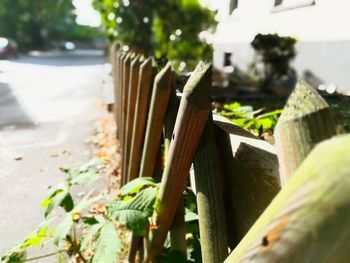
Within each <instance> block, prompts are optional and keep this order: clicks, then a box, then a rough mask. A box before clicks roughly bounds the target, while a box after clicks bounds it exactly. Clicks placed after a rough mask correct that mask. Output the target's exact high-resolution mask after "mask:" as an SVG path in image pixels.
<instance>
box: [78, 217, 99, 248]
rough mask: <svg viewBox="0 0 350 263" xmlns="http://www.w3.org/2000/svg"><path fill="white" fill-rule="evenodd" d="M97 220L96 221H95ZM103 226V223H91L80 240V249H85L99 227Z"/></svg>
mask: <svg viewBox="0 0 350 263" xmlns="http://www.w3.org/2000/svg"><path fill="white" fill-rule="evenodd" d="M97 222H98V221H97ZM102 227H103V224H99V223H97V224H94V225H92V226H91V227H90V228H89V229H88V231H87V232H86V233H84V235H83V238H82V241H81V246H80V249H81V250H85V249H87V248H88V246H89V244H90V243H91V242H92V241H93V240H94V239H95V237H96V236H97V234H98V233H99V231H100V229H101V228H102Z"/></svg>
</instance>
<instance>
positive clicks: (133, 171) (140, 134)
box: [128, 58, 153, 181]
mask: <svg viewBox="0 0 350 263" xmlns="http://www.w3.org/2000/svg"><path fill="white" fill-rule="evenodd" d="M152 60H153V59H152V58H148V59H147V60H145V61H144V62H143V63H142V65H141V66H140V78H139V83H138V87H137V95H136V97H137V98H136V103H135V105H136V107H135V118H134V129H133V134H132V139H131V149H130V162H129V171H128V180H129V181H131V180H133V179H135V178H136V177H137V176H138V175H139V171H140V162H141V156H142V144H143V142H144V138H145V130H146V121H147V113H148V109H149V102H150V93H151V90H152V84H153V68H152V63H153V62H152Z"/></svg>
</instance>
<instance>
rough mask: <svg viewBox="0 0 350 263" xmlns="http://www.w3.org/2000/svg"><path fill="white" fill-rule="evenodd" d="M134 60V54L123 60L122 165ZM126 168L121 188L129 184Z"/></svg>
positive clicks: (123, 172) (122, 175) (123, 168)
mask: <svg viewBox="0 0 350 263" xmlns="http://www.w3.org/2000/svg"><path fill="white" fill-rule="evenodd" d="M132 58H133V54H131V53H128V54H127V55H126V56H125V58H124V60H123V93H122V103H121V113H122V115H121V117H122V118H121V124H122V127H121V128H122V129H121V131H122V136H121V138H122V141H121V145H123V147H122V157H123V158H122V161H121V162H122V164H124V156H125V150H126V149H125V148H124V144H125V142H126V140H125V139H126V138H125V137H126V118H127V108H128V105H127V104H128V101H127V99H128V98H129V87H130V86H129V85H130V63H131V60H132ZM125 168H126V167H125V166H124V165H122V173H121V186H123V185H124V184H125V183H126V182H127V178H126V171H125Z"/></svg>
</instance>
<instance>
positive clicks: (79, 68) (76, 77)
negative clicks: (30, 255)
mask: <svg viewBox="0 0 350 263" xmlns="http://www.w3.org/2000/svg"><path fill="white" fill-rule="evenodd" d="M104 63H105V59H104V57H103V55H102V53H101V52H99V51H74V52H71V53H59V52H58V53H57V52H52V53H45V54H40V53H37V54H33V56H27V57H21V58H19V59H17V60H13V61H6V60H0V222H1V223H0V254H1V253H2V252H4V251H5V250H7V249H9V248H10V247H11V246H12V245H13V244H14V243H15V242H17V241H20V240H22V239H23V238H24V236H25V235H26V234H28V233H29V232H31V231H32V230H34V229H35V228H36V226H37V225H38V224H39V223H40V222H42V221H43V209H42V208H41V207H40V203H41V201H42V200H43V198H44V197H45V196H46V195H47V193H48V192H47V188H48V187H49V186H52V185H55V184H57V183H58V182H61V181H62V180H63V179H64V178H65V177H64V175H63V174H62V173H61V172H60V171H59V169H58V168H59V167H62V166H69V165H71V164H75V163H77V162H81V161H84V160H86V159H88V158H89V156H90V155H91V149H90V147H89V145H87V144H86V143H84V141H85V140H86V138H87V137H88V136H89V135H90V134H91V133H92V131H93V125H94V122H95V121H96V120H97V118H98V117H99V116H101V114H102V110H100V109H99V108H98V106H97V105H98V103H100V102H101V101H102V86H103V85H104V82H105V81H106V80H107V75H108V65H107V64H104ZM44 262H56V261H54V260H53V261H49V260H48V259H46V260H45V261H44Z"/></svg>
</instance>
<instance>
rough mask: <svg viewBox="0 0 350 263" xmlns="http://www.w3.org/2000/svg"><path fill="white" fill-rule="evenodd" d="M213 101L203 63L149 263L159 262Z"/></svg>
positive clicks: (185, 111) (181, 117)
mask: <svg viewBox="0 0 350 263" xmlns="http://www.w3.org/2000/svg"><path fill="white" fill-rule="evenodd" d="M210 99H211V65H210V64H204V63H202V62H201V63H199V64H198V66H197V67H196V69H195V71H194V72H193V73H192V75H191V77H190V79H189V80H188V82H187V83H186V85H185V88H184V94H183V96H182V99H181V103H180V107H179V111H178V114H177V117H176V123H175V128H174V133H173V138H172V141H171V144H170V150H169V155H168V159H167V162H166V167H165V170H164V173H163V176H162V182H161V186H160V190H159V194H158V197H157V201H156V204H155V209H156V213H155V225H156V229H154V230H152V231H151V233H150V241H149V245H148V251H147V252H148V253H147V257H146V262H155V261H156V258H158V257H159V256H160V255H161V254H162V250H163V243H164V241H165V238H166V235H167V233H168V231H169V229H170V227H171V223H172V221H173V219H174V216H175V213H176V210H177V208H178V204H179V202H180V199H181V198H182V194H183V188H184V186H185V183H186V180H187V178H188V174H189V169H190V166H191V163H192V160H193V157H194V155H195V152H196V150H197V146H198V144H199V141H200V137H201V135H202V131H203V129H204V126H205V122H206V119H207V117H208V112H209V111H210V106H211V105H210Z"/></svg>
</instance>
